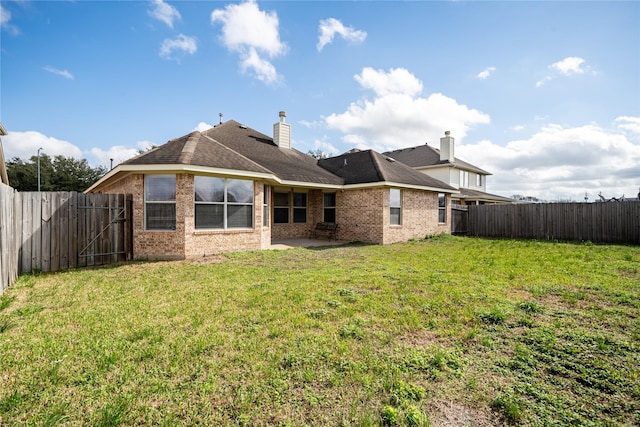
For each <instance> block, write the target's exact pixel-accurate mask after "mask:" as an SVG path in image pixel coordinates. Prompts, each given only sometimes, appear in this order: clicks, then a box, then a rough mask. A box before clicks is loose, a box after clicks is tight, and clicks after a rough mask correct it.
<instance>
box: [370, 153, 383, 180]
mask: <svg viewBox="0 0 640 427" xmlns="http://www.w3.org/2000/svg"><path fill="white" fill-rule="evenodd" d="M368 151H369V157H371V159H372V163H373V167H374V168H375V169H376V173H377V174H378V178H381V180H382V181H386V176H385V175H384V173H383V168H382V164H381V163H380V161H379V159H378V156H376V154H379V155H380V156H382V154H380V153H378V152H377V151H373V150H368Z"/></svg>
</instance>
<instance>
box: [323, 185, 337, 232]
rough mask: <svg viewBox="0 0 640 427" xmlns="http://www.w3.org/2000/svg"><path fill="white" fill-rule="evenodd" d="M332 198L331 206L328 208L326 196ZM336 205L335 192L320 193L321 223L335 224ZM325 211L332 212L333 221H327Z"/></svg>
mask: <svg viewBox="0 0 640 427" xmlns="http://www.w3.org/2000/svg"><path fill="white" fill-rule="evenodd" d="M330 195H331V196H333V205H331V206H328V205H327V199H326V196H330ZM336 204H337V192H335V191H330V192H326V193H325V192H323V193H322V221H323V222H328V223H331V224H335V223H336V220H337V218H336ZM327 209H330V210H333V221H327V215H326V212H327Z"/></svg>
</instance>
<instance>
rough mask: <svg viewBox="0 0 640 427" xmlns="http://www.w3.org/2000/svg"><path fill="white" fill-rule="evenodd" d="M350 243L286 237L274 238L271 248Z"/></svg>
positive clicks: (314, 246)
mask: <svg viewBox="0 0 640 427" xmlns="http://www.w3.org/2000/svg"><path fill="white" fill-rule="evenodd" d="M347 243H349V241H347V240H327V239H286V240H272V241H271V246H270V247H269V249H292V248H316V247H321V246H340V245H346V244H347Z"/></svg>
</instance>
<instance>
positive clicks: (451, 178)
mask: <svg viewBox="0 0 640 427" xmlns="http://www.w3.org/2000/svg"><path fill="white" fill-rule="evenodd" d="M454 153H455V139H454V138H453V137H452V136H451V135H450V134H449V132H448V131H447V132H445V135H444V137H442V138H440V149H437V148H435V147H432V146H430V145H428V144H424V145H419V146H417V147H409V148H402V149H400V150H395V151H388V152H386V153H383V154H384V155H385V156H389V157H391V158H393V159H396V160H398V161H399V162H402V163H404V164H406V165H408V166H411V167H412V168H414V169H415V170H417V171H420V172H422V173H424V174H426V175H429V176H431V177H433V178H436V179H439V180H440V181H443V182H446V183H447V184H449V185H451V186H452V187H454V188H456V189H458V193H455V194H453V195H452V197H451V202H452V203H453V204H459V205H484V204H496V203H513V200H512V199H510V198H508V197H504V196H499V195H497V194H491V193H487V178H488V177H489V175H491V173H490V172H487V171H485V170H483V169H480V168H479V167H477V166H474V165H472V164H471V163H467V162H465V161H464V160H461V159H459V158H457V157H455V155H454Z"/></svg>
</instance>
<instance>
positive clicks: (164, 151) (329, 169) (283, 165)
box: [123, 120, 455, 191]
mask: <svg viewBox="0 0 640 427" xmlns="http://www.w3.org/2000/svg"><path fill="white" fill-rule="evenodd" d="M345 162H346V163H345ZM123 165H193V166H204V167H211V168H219V169H228V170H236V171H248V172H257V173H266V174H273V175H275V176H276V177H278V178H279V179H281V180H283V181H292V182H301V183H313V184H326V185H345V184H367V183H375V182H388V183H397V184H406V185H415V186H421V187H429V188H438V189H442V190H453V191H455V188H453V187H451V186H449V185H447V184H445V183H444V182H442V181H439V180H437V179H435V178H432V177H430V176H428V175H425V174H422V173H420V172H418V171H416V170H414V169H412V168H411V167H409V166H407V165H405V164H403V163H401V162H396V161H395V160H393V159H390V158H389V157H387V156H383V155H382V154H380V153H377V152H375V151H372V150H366V151H358V152H350V153H346V154H343V155H341V156H337V157H332V158H328V159H323V160H320V161H318V160H316V159H314V158H313V157H311V156H309V155H307V154H304V153H302V152H300V151H298V150H296V149H293V148H280V147H278V146H277V145H276V144H275V143H274V142H273V138H271V137H270V136H267V135H265V134H263V133H260V132H258V131H256V130H255V129H251V128H249V127H247V126H244V125H242V124H240V123H239V122H236V121H235V120H229V121H226V122H224V123H222V124H220V125H217V126H215V127H213V128H211V129H208V130H206V131H203V132H199V131H194V132H191V133H190V134H188V135H184V136H182V137H180V138H176V139H172V140H171V141H169V142H167V143H166V144H164V145H161V146H160V147H157V148H155V149H153V150H151V151H148V152H146V153H143V154H141V155H139V156H137V157H135V158H133V159H130V160H128V161H126V162H124V163H123Z"/></svg>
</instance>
